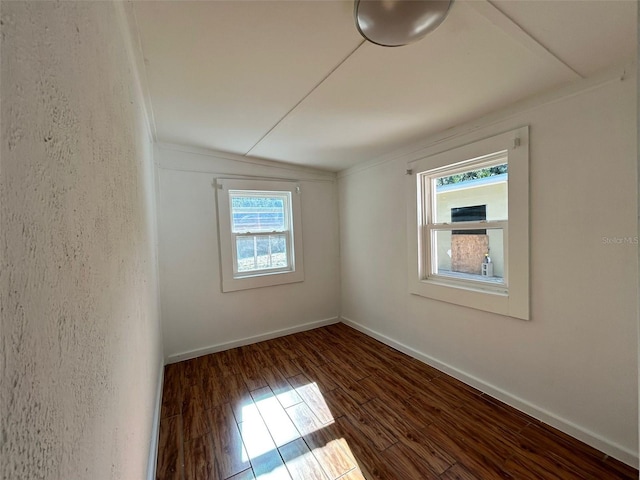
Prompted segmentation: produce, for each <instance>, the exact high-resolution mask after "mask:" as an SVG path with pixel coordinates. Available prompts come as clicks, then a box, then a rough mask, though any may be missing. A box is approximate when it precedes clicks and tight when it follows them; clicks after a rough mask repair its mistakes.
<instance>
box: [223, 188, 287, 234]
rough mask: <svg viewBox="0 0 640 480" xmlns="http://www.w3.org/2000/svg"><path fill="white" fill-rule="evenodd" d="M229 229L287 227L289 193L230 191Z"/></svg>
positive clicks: (275, 229)
mask: <svg viewBox="0 0 640 480" xmlns="http://www.w3.org/2000/svg"><path fill="white" fill-rule="evenodd" d="M230 195H231V219H232V225H231V229H232V231H233V232H234V233H247V232H251V233H253V232H274V231H280V232H281V231H283V230H287V229H288V225H287V223H288V220H287V215H288V211H289V194H288V193H287V194H277V195H274V194H268V193H266V192H264V193H262V194H260V193H257V194H251V195H248V194H247V193H246V192H242V191H237V192H233V191H232V192H230Z"/></svg>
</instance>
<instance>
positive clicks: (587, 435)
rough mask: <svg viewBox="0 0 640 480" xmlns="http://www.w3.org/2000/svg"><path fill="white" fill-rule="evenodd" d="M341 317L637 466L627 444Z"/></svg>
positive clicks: (462, 380)
mask: <svg viewBox="0 0 640 480" xmlns="http://www.w3.org/2000/svg"><path fill="white" fill-rule="evenodd" d="M341 320H342V322H343V323H345V324H346V325H349V326H350V327H353V328H355V329H356V330H358V331H360V332H362V333H364V334H366V335H368V336H370V337H373V338H375V339H376V340H379V341H381V342H382V343H384V344H386V345H389V346H390V347H392V348H395V349H396V350H399V351H401V352H402V353H406V354H407V355H409V356H411V357H413V358H415V359H417V360H420V361H421V362H424V363H426V364H427V365H430V366H432V367H434V368H436V369H438V370H440V371H442V372H444V373H447V374H449V375H451V376H452V377H454V378H457V379H458V380H460V381H461V382H464V383H466V384H468V385H471V386H472V387H474V388H477V389H478V390H480V391H481V392H483V393H486V394H487V395H490V396H491V397H494V398H496V399H498V400H500V401H501V402H504V403H506V404H507V405H510V406H512V407H514V408H516V409H518V410H520V411H522V412H524V413H526V414H528V415H531V416H532V417H534V418H536V419H538V420H540V421H541V422H544V423H546V424H547V425H551V426H552V427H555V428H557V429H558V430H560V431H562V432H564V433H566V434H568V435H571V436H572V437H575V438H577V439H578V440H580V441H582V442H584V443H586V444H587V445H591V446H592V447H594V448H597V449H598V450H600V451H602V452H604V453H606V454H607V455H609V456H611V457H613V458H617V459H618V460H620V461H621V462H624V463H626V464H627V465H631V466H632V467H634V468H638V452H635V451H632V450H629V449H628V448H626V447H623V446H621V445H618V444H616V443H614V442H611V441H609V440H607V439H606V438H603V437H602V436H600V435H598V434H597V433H594V432H591V431H589V430H587V429H586V428H583V427H581V426H580V425H576V424H575V423H573V422H571V421H569V420H566V419H564V418H562V417H560V416H558V415H556V414H554V413H552V412H549V411H547V410H545V409H543V408H540V407H538V406H536V405H534V404H532V403H530V402H528V401H526V400H524V399H522V398H519V397H517V396H515V395H513V394H511V393H509V392H507V391H505V390H503V389H501V388H499V387H496V386H494V385H491V384H490V383H487V382H485V381H483V380H481V379H479V378H477V377H474V376H473V375H469V374H468V373H465V372H463V371H462V370H459V369H457V368H455V367H452V366H451V365H448V364H446V363H443V362H441V361H439V360H437V359H435V358H433V357H431V356H429V355H427V354H425V353H422V352H420V351H418V350H416V349H414V348H412V347H409V346H407V345H404V344H403V343H400V342H398V341H396V340H394V339H392V338H389V337H387V336H386V335H383V334H381V333H379V332H376V331H375V330H372V329H370V328H368V327H365V326H364V325H361V324H359V323H357V322H355V321H353V320H351V319H349V318H347V317H341Z"/></svg>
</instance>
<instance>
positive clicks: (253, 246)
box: [217, 179, 304, 292]
mask: <svg viewBox="0 0 640 480" xmlns="http://www.w3.org/2000/svg"><path fill="white" fill-rule="evenodd" d="M217 187H218V225H219V234H220V235H219V237H220V259H221V267H222V290H223V291H224V292H229V291H235V290H244V289H247V288H257V287H264V286H270V285H278V284H283V283H292V282H299V281H302V280H303V279H304V273H303V265H302V233H301V223H300V222H301V220H300V198H299V197H300V188H299V186H298V185H297V184H295V183H293V182H281V181H264V180H235V179H219V180H217Z"/></svg>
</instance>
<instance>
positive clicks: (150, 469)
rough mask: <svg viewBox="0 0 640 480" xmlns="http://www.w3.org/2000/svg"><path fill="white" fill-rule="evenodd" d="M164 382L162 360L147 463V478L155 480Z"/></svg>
mask: <svg viewBox="0 0 640 480" xmlns="http://www.w3.org/2000/svg"><path fill="white" fill-rule="evenodd" d="M163 384H164V362H160V374H159V375H158V390H157V391H156V401H155V406H154V410H155V411H154V412H153V413H154V415H153V424H152V425H151V444H150V445H149V463H148V464H147V480H155V478H156V465H157V463H158V442H159V439H160V413H161V409H162V386H163Z"/></svg>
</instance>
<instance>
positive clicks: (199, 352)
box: [166, 317, 340, 364]
mask: <svg viewBox="0 0 640 480" xmlns="http://www.w3.org/2000/svg"><path fill="white" fill-rule="evenodd" d="M338 322H340V318H339V317H332V318H326V319H324V320H318V321H315V322H309V323H304V324H302V325H296V326H295V327H289V328H283V329H281V330H273V331H271V332H267V333H262V334H260V335H255V336H252V337H246V338H241V339H238V340H232V341H231V342H225V343H218V344H216V345H211V346H209V347H204V348H197V349H195V350H189V351H187V352H183V353H176V354H174V355H169V356H168V357H167V359H166V363H167V364H170V363H177V362H182V361H183V360H190V359H192V358H196V357H201V356H203V355H209V354H210V353H216V352H222V351H223V350H229V349H231V348H236V347H242V346H243V345H250V344H252V343H258V342H263V341H265V340H271V339H272V338H277V337H284V336H285V335H290V334H292V333H298V332H304V331H306V330H313V329H314V328H319V327H324V326H326V325H331V324H334V323H338Z"/></svg>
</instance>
